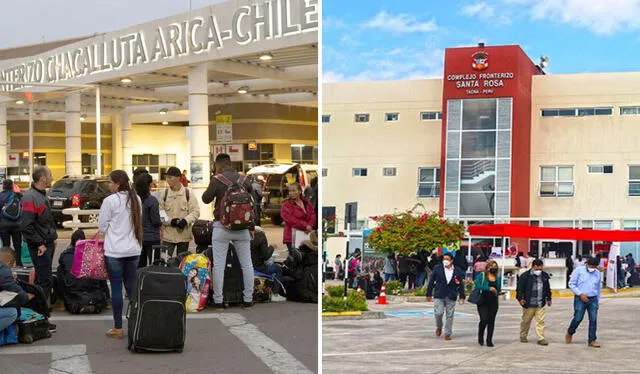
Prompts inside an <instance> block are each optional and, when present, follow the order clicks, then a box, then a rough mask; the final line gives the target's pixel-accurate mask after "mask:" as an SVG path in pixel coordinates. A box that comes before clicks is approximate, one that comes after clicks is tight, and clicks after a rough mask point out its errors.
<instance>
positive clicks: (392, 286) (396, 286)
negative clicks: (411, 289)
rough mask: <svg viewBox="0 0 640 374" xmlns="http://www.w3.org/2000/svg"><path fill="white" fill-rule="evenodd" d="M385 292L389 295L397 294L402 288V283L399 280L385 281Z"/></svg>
mask: <svg viewBox="0 0 640 374" xmlns="http://www.w3.org/2000/svg"><path fill="white" fill-rule="evenodd" d="M385 286H386V288H385V292H386V294H387V296H389V295H399V294H400V293H401V292H402V290H403V289H404V285H403V284H402V282H400V281H399V280H392V281H389V282H387V283H386V285H385Z"/></svg>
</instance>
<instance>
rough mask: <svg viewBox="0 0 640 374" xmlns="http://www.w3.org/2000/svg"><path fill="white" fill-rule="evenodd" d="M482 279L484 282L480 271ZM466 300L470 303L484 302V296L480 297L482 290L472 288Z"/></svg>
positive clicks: (479, 303)
mask: <svg viewBox="0 0 640 374" xmlns="http://www.w3.org/2000/svg"><path fill="white" fill-rule="evenodd" d="M482 281H483V282H484V273H482ZM467 301H468V302H470V303H471V304H476V305H481V304H482V303H483V302H484V298H483V297H482V291H481V290H479V289H477V288H474V289H473V290H472V291H471V294H470V295H469V297H468V298H467Z"/></svg>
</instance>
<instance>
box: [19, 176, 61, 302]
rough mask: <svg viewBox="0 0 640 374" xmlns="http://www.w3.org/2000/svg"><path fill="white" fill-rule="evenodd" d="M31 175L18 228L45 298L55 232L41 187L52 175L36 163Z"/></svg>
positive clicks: (56, 237)
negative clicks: (29, 186) (31, 181)
mask: <svg viewBox="0 0 640 374" xmlns="http://www.w3.org/2000/svg"><path fill="white" fill-rule="evenodd" d="M32 177H33V183H31V188H30V189H29V190H28V191H27V192H25V193H24V196H23V197H22V220H21V222H20V230H21V231H22V238H23V239H24V241H25V242H27V246H28V247H29V254H31V259H32V261H33V266H34V267H35V271H36V284H37V285H39V286H40V287H42V289H43V290H44V294H45V295H46V296H47V297H49V295H51V287H52V285H53V275H52V274H51V262H52V261H53V252H54V251H55V249H56V239H58V233H57V232H56V226H55V221H54V219H53V215H52V213H51V205H50V204H49V200H48V199H47V193H46V191H45V190H46V189H47V188H49V187H51V182H52V181H53V176H52V175H51V170H49V168H48V167H46V166H37V167H35V168H34V169H33V175H32Z"/></svg>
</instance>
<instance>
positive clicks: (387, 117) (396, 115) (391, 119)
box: [385, 113, 400, 122]
mask: <svg viewBox="0 0 640 374" xmlns="http://www.w3.org/2000/svg"><path fill="white" fill-rule="evenodd" d="M399 118H400V113H386V114H385V121H387V122H394V121H397V120H398V119H399Z"/></svg>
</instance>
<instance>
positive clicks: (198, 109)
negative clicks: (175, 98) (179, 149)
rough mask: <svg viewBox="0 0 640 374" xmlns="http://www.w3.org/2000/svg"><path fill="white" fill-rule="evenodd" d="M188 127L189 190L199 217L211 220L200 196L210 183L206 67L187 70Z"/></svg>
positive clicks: (211, 213) (209, 207)
mask: <svg viewBox="0 0 640 374" xmlns="http://www.w3.org/2000/svg"><path fill="white" fill-rule="evenodd" d="M189 128H190V129H191V131H190V133H191V134H190V135H191V136H190V139H189V143H190V147H189V149H190V150H191V165H190V173H189V177H190V180H191V183H192V184H191V188H192V190H193V192H194V193H195V194H196V196H198V201H200V204H201V206H200V218H201V219H211V218H212V217H213V209H212V207H211V206H208V207H207V206H206V205H203V203H202V194H203V193H204V191H205V189H206V188H207V186H208V184H209V179H210V178H209V175H210V166H209V95H208V91H207V65H206V64H204V63H203V64H199V65H196V66H190V67H189Z"/></svg>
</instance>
